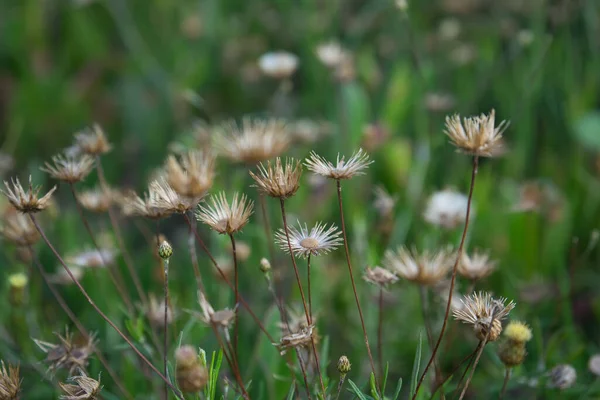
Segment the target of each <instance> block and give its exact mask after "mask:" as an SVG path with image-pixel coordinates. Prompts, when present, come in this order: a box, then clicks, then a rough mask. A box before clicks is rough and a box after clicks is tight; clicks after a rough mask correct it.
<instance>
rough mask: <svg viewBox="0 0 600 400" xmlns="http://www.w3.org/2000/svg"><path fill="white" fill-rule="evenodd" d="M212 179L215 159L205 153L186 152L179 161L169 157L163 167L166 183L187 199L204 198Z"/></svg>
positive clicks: (197, 151) (196, 151)
mask: <svg viewBox="0 0 600 400" xmlns="http://www.w3.org/2000/svg"><path fill="white" fill-rule="evenodd" d="M214 177H215V157H214V156H213V155H212V154H211V153H209V152H206V151H200V150H192V151H188V152H186V153H184V154H183V155H181V157H180V158H179V159H177V158H176V157H175V156H169V158H168V159H167V163H166V165H165V178H166V180H167V183H168V184H169V185H170V186H171V187H172V188H173V190H175V191H176V192H177V193H178V194H180V195H181V196H185V197H189V198H199V197H202V196H204V195H205V194H206V192H207V191H208V190H209V189H210V188H211V186H212V184H213V179H214Z"/></svg>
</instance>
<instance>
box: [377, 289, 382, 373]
mask: <svg viewBox="0 0 600 400" xmlns="http://www.w3.org/2000/svg"><path fill="white" fill-rule="evenodd" d="M378 305H379V307H378V308H379V312H378V322H377V358H378V359H379V379H381V380H382V381H383V286H380V287H379V302H378Z"/></svg>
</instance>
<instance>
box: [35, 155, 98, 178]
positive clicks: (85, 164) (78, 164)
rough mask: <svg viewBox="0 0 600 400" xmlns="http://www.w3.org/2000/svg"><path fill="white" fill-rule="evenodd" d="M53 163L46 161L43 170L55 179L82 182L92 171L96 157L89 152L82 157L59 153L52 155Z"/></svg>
mask: <svg viewBox="0 0 600 400" xmlns="http://www.w3.org/2000/svg"><path fill="white" fill-rule="evenodd" d="M52 163H53V164H50V163H45V167H42V168H40V169H41V170H42V171H44V172H47V173H49V174H50V176H51V177H53V178H54V179H58V180H59V181H64V182H68V183H75V182H80V181H82V180H84V179H85V177H86V176H88V175H89V173H90V172H91V171H92V168H93V167H94V159H93V158H92V157H90V156H89V155H87V154H84V155H82V156H80V157H75V156H64V155H58V156H54V157H52Z"/></svg>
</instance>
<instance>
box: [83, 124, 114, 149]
mask: <svg viewBox="0 0 600 400" xmlns="http://www.w3.org/2000/svg"><path fill="white" fill-rule="evenodd" d="M75 146H76V147H77V148H78V149H79V150H81V152H83V153H85V154H89V155H91V156H99V155H102V154H105V153H108V152H109V151H110V150H111V149H112V146H111V144H110V143H109V142H108V139H107V138H106V135H104V131H103V130H102V128H101V127H100V125H98V124H95V125H93V126H92V127H88V128H85V129H84V130H82V131H80V132H78V133H76V134H75Z"/></svg>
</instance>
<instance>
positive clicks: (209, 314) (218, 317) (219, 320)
mask: <svg viewBox="0 0 600 400" xmlns="http://www.w3.org/2000/svg"><path fill="white" fill-rule="evenodd" d="M198 303H199V304H200V310H201V312H202V313H201V314H199V313H194V315H195V316H196V317H197V318H198V319H200V320H201V321H202V322H204V323H205V324H207V325H213V326H215V327H217V328H221V329H223V331H224V333H225V337H226V338H227V340H228V341H229V330H228V329H229V327H230V326H231V324H232V323H233V321H234V319H235V312H236V310H235V309H234V310H230V309H229V308H224V309H223V310H219V311H215V310H214V308H213V307H212V306H211V305H210V303H209V302H208V300H207V299H206V297H205V296H204V294H203V293H202V292H198Z"/></svg>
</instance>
